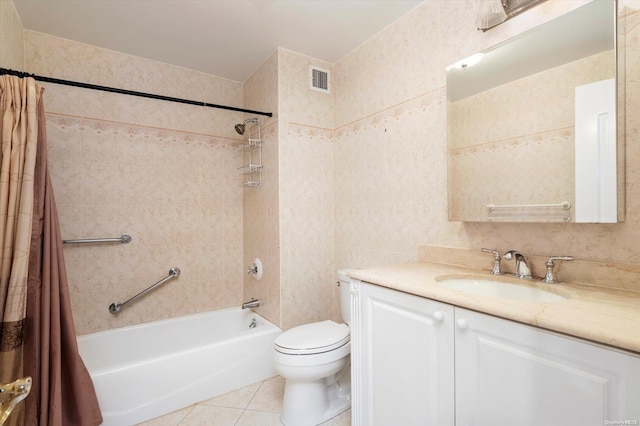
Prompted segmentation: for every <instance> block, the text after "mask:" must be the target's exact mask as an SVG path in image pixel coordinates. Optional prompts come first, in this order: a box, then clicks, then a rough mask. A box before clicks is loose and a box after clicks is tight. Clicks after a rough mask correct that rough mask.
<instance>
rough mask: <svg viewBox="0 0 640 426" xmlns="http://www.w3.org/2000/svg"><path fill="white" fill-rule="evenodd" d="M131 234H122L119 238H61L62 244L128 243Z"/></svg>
mask: <svg viewBox="0 0 640 426" xmlns="http://www.w3.org/2000/svg"><path fill="white" fill-rule="evenodd" d="M130 242H131V235H127V234H124V235H123V236H121V237H119V238H87V239H82V240H62V244H93V243H123V244H129V243H130Z"/></svg>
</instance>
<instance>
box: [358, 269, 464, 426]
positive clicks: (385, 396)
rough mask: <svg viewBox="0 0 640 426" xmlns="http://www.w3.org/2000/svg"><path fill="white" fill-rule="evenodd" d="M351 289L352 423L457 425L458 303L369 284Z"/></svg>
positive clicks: (403, 425) (385, 425) (370, 425)
mask: <svg viewBox="0 0 640 426" xmlns="http://www.w3.org/2000/svg"><path fill="white" fill-rule="evenodd" d="M352 292H353V293H354V294H355V295H356V297H354V298H353V304H352V322H351V334H352V337H351V339H352V341H351V348H352V352H351V363H352V364H351V365H352V395H355V398H354V400H353V405H352V422H353V424H354V425H362V426H365V425H366V426H374V425H379V426H388V425H402V426H412V425H437V426H444V425H452V424H453V416H454V392H453V384H454V381H453V307H452V306H450V305H447V304H444V303H440V302H435V301H433V300H429V299H424V298H421V297H417V296H414V295H410V294H406V293H402V292H399V291H394V290H390V289H388V288H384V287H379V286H375V285H371V284H366V283H359V282H355V283H352ZM354 314H355V315H354ZM358 317H359V318H358Z"/></svg>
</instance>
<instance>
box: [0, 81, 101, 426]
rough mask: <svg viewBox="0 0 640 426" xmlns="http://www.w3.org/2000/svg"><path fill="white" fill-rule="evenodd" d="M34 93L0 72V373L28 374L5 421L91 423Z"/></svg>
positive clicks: (94, 404) (97, 419)
mask: <svg viewBox="0 0 640 426" xmlns="http://www.w3.org/2000/svg"><path fill="white" fill-rule="evenodd" d="M41 94H42V88H41V87H40V86H38V85H37V84H36V83H35V81H34V80H33V79H32V78H28V77H27V78H19V77H14V76H8V75H4V76H0V108H1V110H0V112H1V113H2V121H1V122H0V135H1V138H2V157H1V158H0V165H1V169H0V243H2V248H1V249H2V257H1V262H2V263H1V264H0V267H1V270H0V297H1V299H0V305H1V306H0V314H1V318H0V320H1V321H2V323H1V324H0V365H1V367H2V368H0V380H2V382H3V383H7V382H10V381H13V380H15V379H17V378H19V377H23V376H31V377H32V379H33V386H32V388H31V392H30V394H29V396H28V397H27V399H26V400H25V401H24V402H22V403H20V404H19V409H18V410H14V412H13V413H12V414H11V415H10V416H9V418H8V420H7V423H6V424H7V425H20V424H25V425H29V426H32V425H33V426H35V425H48V426H54V425H55V426H62V425H65V426H67V425H83V426H84V425H89V426H90V425H98V424H100V423H102V415H101V413H100V408H99V406H98V401H97V398H96V395H95V390H94V388H93V383H92V381H91V377H90V376H89V373H88V371H87V370H86V368H85V366H84V363H83V362H82V359H81V358H80V355H79V354H78V347H77V343H76V335H75V328H74V325H73V320H72V316H71V305H70V302H69V290H68V284H67V279H66V269H65V265H64V258H63V255H62V239H61V238H60V229H59V224H58V218H57V213H56V208H55V201H54V198H53V192H52V189H51V181H50V178H49V172H48V169H47V151H46V133H45V115H44V104H43V100H42V96H41Z"/></svg>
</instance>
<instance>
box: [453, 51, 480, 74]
mask: <svg viewBox="0 0 640 426" xmlns="http://www.w3.org/2000/svg"><path fill="white" fill-rule="evenodd" d="M483 56H484V52H478V53H474V54H473V55H471V56H469V57H467V58H464V59H461V60H459V61H458V62H456V63H455V64H451V65H449V66H448V67H447V68H446V69H447V71H449V70H450V69H453V68H458V69H461V70H463V69H466V68H469V67H471V66H473V65H475V64H477V63H478V62H480V60H481V59H482V57H483Z"/></svg>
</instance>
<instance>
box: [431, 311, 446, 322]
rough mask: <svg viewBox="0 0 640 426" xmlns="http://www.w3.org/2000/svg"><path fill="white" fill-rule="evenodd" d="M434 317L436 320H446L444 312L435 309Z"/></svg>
mask: <svg viewBox="0 0 640 426" xmlns="http://www.w3.org/2000/svg"><path fill="white" fill-rule="evenodd" d="M433 319H434V320H435V322H438V323H440V322H442V321H443V320H444V314H443V313H442V311H435V312H434V313H433Z"/></svg>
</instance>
